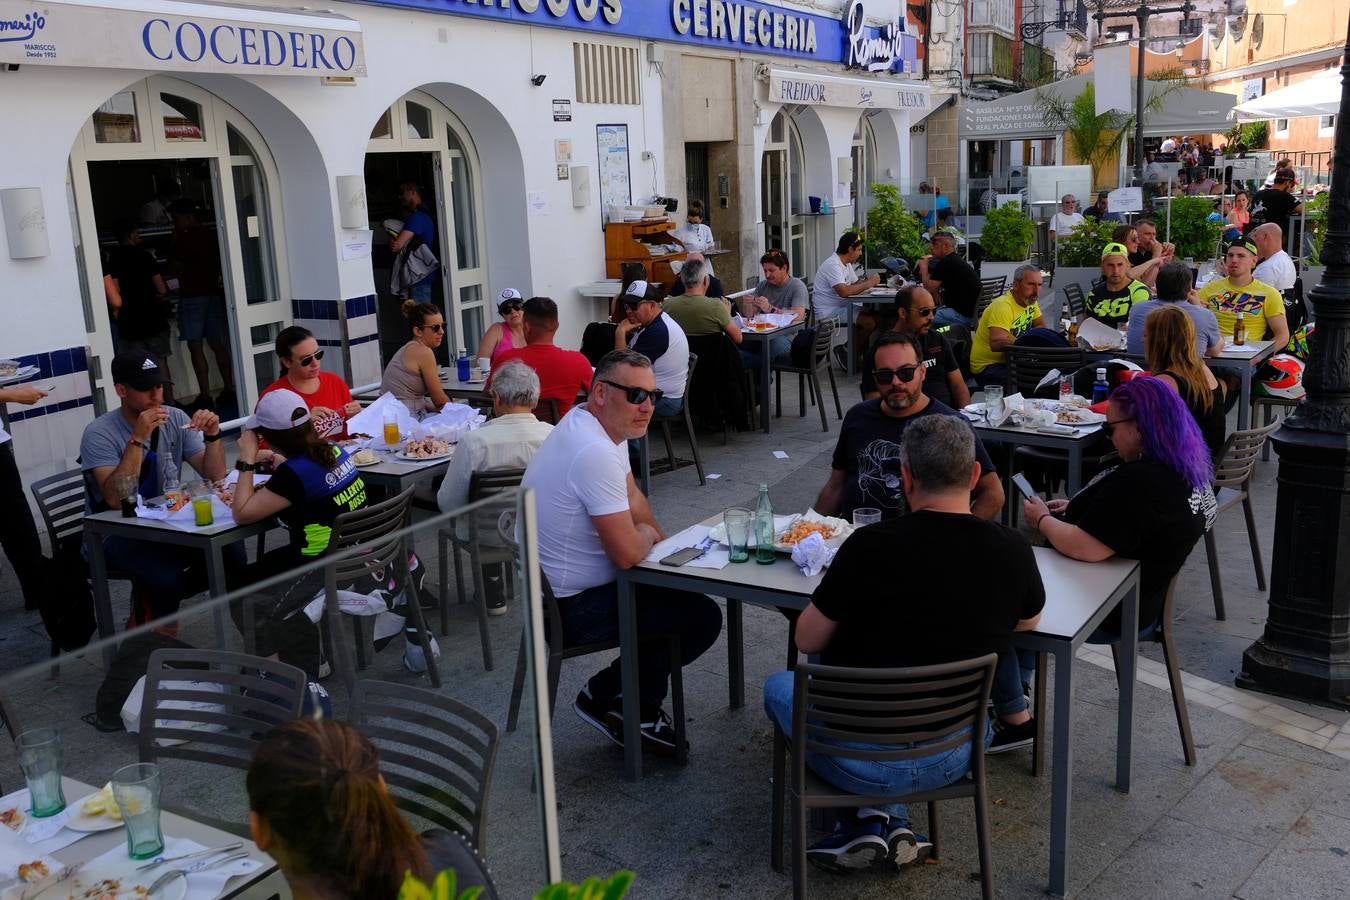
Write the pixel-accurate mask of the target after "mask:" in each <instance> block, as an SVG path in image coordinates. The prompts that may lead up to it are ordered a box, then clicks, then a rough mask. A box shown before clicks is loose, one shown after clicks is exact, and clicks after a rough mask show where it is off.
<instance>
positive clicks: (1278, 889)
mask: <svg viewBox="0 0 1350 900" xmlns="http://www.w3.org/2000/svg"><path fill="white" fill-rule="evenodd" d="M1347 886H1350V819H1344V818H1339V817H1337V816H1332V815H1329V814H1327V813H1323V812H1318V811H1316V810H1312V811H1309V812H1307V813H1304V814H1303V815H1301V816H1299V817H1298V819H1297V820H1295V821H1294V823H1293V825H1292V827H1290V829H1289V832H1288V833H1287V834H1285V835H1284V837H1283V839H1281V840H1280V841H1279V843H1277V844H1276V845H1275V847H1274V849H1273V850H1271V852H1270V854H1269V855H1268V856H1266V858H1265V859H1264V860H1263V861H1262V863H1261V865H1260V866H1259V867H1258V868H1257V870H1256V872H1255V873H1253V874H1252V876H1251V878H1249V879H1247V881H1246V883H1245V884H1243V885H1242V886H1241V887H1240V888H1238V890H1237V892H1236V894H1235V896H1237V897H1239V898H1242V900H1257V898H1266V897H1281V896H1284V897H1291V896H1297V897H1298V898H1299V900H1321V898H1328V900H1330V898H1333V897H1339V898H1343V897H1345V896H1346V892H1347V889H1348V888H1347Z"/></svg>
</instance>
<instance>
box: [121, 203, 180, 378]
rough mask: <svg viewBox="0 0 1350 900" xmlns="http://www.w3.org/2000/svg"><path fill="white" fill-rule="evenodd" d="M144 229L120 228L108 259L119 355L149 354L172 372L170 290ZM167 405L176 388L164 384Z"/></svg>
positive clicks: (128, 223) (129, 223) (134, 226)
mask: <svg viewBox="0 0 1350 900" xmlns="http://www.w3.org/2000/svg"><path fill="white" fill-rule="evenodd" d="M140 243H141V229H140V226H139V225H137V224H136V223H135V222H132V221H129V220H128V221H126V222H124V223H122V224H121V225H119V226H118V229H117V246H116V247H115V248H114V249H113V251H112V257H111V259H110V260H109V273H108V274H110V275H112V276H113V278H114V279H115V280H116V282H117V288H118V291H119V292H120V293H121V295H122V306H121V308H120V309H119V310H118V313H117V352H118V353H136V352H139V353H148V354H149V355H151V356H153V357H154V358H155V364H156V365H157V366H158V367H159V368H160V369H162V370H163V371H165V372H167V371H168V369H169V352H170V346H169V301H168V294H169V288H168V287H167V286H166V285H165V284H164V276H163V275H161V274H160V271H159V263H157V262H156V261H155V257H154V256H152V255H151V254H150V252H149V251H148V250H146V249H145V248H144V247H142V246H141V245H140ZM164 402H165V403H169V404H171V403H173V385H172V384H169V383H167V380H166V383H165V385H164Z"/></svg>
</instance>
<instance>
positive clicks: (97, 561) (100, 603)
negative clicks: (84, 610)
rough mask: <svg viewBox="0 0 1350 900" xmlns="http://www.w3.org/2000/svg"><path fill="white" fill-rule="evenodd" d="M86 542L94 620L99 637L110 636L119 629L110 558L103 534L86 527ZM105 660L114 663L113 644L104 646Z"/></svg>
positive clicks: (107, 663)
mask: <svg viewBox="0 0 1350 900" xmlns="http://www.w3.org/2000/svg"><path fill="white" fill-rule="evenodd" d="M84 543H85V546H86V547H87V548H88V551H89V580H90V582H92V585H93V591H94V621H95V622H97V623H98V636H99V638H110V637H112V636H113V634H114V633H116V631H117V626H116V625H114V624H113V612H112V595H111V594H110V593H109V591H108V558H107V556H106V555H105V554H104V552H103V536H102V535H100V534H99V533H98V532H96V531H92V530H89V529H86V530H85V532H84ZM103 662H104V664H105V665H108V666H111V665H112V663H113V647H112V645H111V644H109V645H107V646H105V647H104V648H103Z"/></svg>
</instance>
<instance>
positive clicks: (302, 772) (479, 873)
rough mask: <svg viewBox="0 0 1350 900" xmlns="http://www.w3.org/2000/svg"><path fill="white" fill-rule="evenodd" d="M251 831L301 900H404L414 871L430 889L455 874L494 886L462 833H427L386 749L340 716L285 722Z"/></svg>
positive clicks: (272, 744)
mask: <svg viewBox="0 0 1350 900" xmlns="http://www.w3.org/2000/svg"><path fill="white" fill-rule="evenodd" d="M247 787H248V802H249V814H248V821H249V830H250V831H251V832H252V835H253V840H254V842H255V843H256V844H257V845H258V849H260V850H262V851H263V852H265V853H267V854H269V855H270V856H271V857H272V858H273V859H275V860H276V861H277V865H278V866H279V867H280V868H281V872H282V874H283V875H284V876H285V878H286V882H287V884H288V885H289V886H290V888H291V893H292V895H293V896H294V897H295V898H296V900H357V898H359V900H394V898H396V897H397V896H398V892H399V887H400V886H401V885H402V884H403V877H404V875H405V873H409V872H410V873H412V874H413V875H415V876H416V877H418V878H420V879H421V880H423V881H425V882H427V883H430V882H431V880H432V878H434V877H435V874H436V872H438V871H441V870H443V869H449V868H453V869H455V870H456V875H457V881H458V884H459V887H460V888H461V889H463V888H465V887H470V886H473V885H476V884H484V885H486V889H485V891H484V893H483V897H485V898H491V900H495V898H496V892H495V891H494V890H493V888H492V885H491V882H490V881H489V880H488V879H487V877H486V871H485V870H484V868H483V864H482V862H481V861H480V860H478V859H477V857H476V856H475V855H474V853H473V850H472V849H471V848H470V847H469V845H468V843H467V842H466V841H465V840H464V839H463V838H461V837H460V836H459V835H456V834H452V833H450V832H448V831H443V830H440V829H435V830H432V831H429V832H427V833H426V834H424V835H422V836H418V835H417V834H416V833H415V832H414V831H413V829H412V827H411V826H410V825H409V824H408V822H407V821H406V820H405V819H404V818H403V815H402V814H401V813H400V812H399V811H398V808H397V807H395V806H394V802H393V800H392V799H391V798H390V797H389V791H388V788H387V787H386V786H385V783H384V779H383V778H382V777H381V776H380V757H379V751H377V750H376V749H375V745H373V744H372V743H371V742H370V741H369V740H367V739H366V738H365V737H364V736H363V735H361V733H360V732H358V731H357V730H356V729H354V728H352V727H351V726H349V725H344V724H343V723H341V722H338V721H336V720H334V719H324V718H308V719H296V720H294V721H291V722H286V723H283V724H281V725H278V726H277V727H276V728H274V729H272V731H271V732H269V733H268V735H267V737H266V738H264V739H263V741H262V743H261V744H259V745H258V749H257V751H256V752H255V753H254V755H253V762H252V764H251V765H250V766H249V770H248V780H247Z"/></svg>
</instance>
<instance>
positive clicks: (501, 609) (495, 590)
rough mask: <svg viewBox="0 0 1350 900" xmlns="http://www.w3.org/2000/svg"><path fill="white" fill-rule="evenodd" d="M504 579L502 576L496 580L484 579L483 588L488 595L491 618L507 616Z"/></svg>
mask: <svg viewBox="0 0 1350 900" xmlns="http://www.w3.org/2000/svg"><path fill="white" fill-rule="evenodd" d="M503 587H504V586H503V579H502V577H501V576H500V575H498V576H496V577H495V578H492V577H484V579H483V588H484V590H485V592H486V593H487V600H486V604H487V614H488V615H489V616H504V615H506V592H505V590H503Z"/></svg>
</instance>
